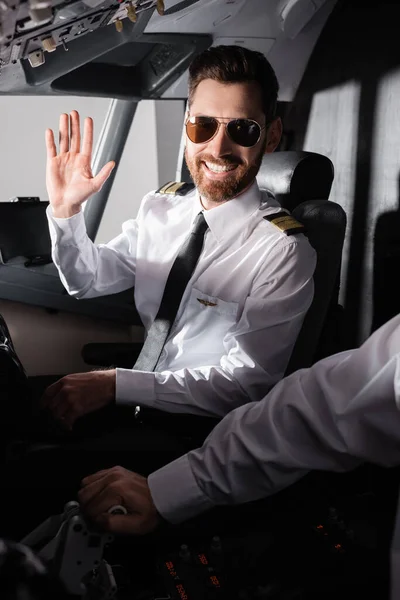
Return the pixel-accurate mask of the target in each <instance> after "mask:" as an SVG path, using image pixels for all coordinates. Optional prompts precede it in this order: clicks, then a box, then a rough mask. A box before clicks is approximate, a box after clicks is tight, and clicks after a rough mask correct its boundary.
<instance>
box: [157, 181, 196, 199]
mask: <svg viewBox="0 0 400 600" xmlns="http://www.w3.org/2000/svg"><path fill="white" fill-rule="evenodd" d="M194 187H195V185H194V183H186V182H185V181H169V182H168V183H166V184H164V185H162V186H161V187H160V189H159V190H157V194H175V196H186V194H188V193H189V192H191V191H192V190H193V189H194Z"/></svg>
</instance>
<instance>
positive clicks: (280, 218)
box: [264, 211, 305, 235]
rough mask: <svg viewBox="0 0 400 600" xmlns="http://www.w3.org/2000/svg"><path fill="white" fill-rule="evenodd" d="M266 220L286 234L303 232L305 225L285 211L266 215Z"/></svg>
mask: <svg viewBox="0 0 400 600" xmlns="http://www.w3.org/2000/svg"><path fill="white" fill-rule="evenodd" d="M264 219H266V221H269V222H270V223H272V225H275V227H277V228H278V229H280V230H281V231H282V233H285V234H286V235H294V234H296V233H304V231H305V227H304V225H302V223H299V221H296V219H295V218H294V217H292V215H288V213H287V212H285V211H281V212H278V213H274V214H272V215H267V216H266V217H264Z"/></svg>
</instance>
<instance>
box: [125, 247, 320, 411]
mask: <svg viewBox="0 0 400 600" xmlns="http://www.w3.org/2000/svg"><path fill="white" fill-rule="evenodd" d="M315 260H316V259H315V252H314V250H313V249H312V248H311V246H310V245H309V243H308V242H307V241H306V240H305V239H304V238H303V237H301V238H300V239H298V240H296V239H294V240H292V239H290V240H289V239H288V240H285V243H284V244H282V245H280V246H279V247H278V248H277V249H276V251H275V252H273V253H271V254H270V255H269V256H268V259H267V260H266V262H267V261H268V262H267V264H263V267H262V269H261V271H260V272H259V274H258V276H257V277H256V278H255V280H254V285H253V290H252V292H251V295H250V296H248V298H247V299H246V302H245V305H244V309H243V312H242V314H241V317H240V319H239V321H238V323H237V324H236V326H235V327H232V328H231V329H230V330H229V331H228V333H227V334H226V336H225V338H224V340H223V343H224V347H225V354H224V355H223V356H222V358H221V360H220V363H219V364H218V365H215V366H204V367H199V368H187V369H181V370H178V371H161V372H158V373H152V372H151V373H150V372H144V371H131V370H129V369H117V384H116V400H117V403H118V404H140V405H142V406H149V407H153V408H156V409H160V410H163V411H166V412H170V413H192V414H197V415H203V416H212V417H223V416H225V415H226V414H227V413H229V412H230V411H231V410H232V409H233V408H237V407H238V406H241V405H243V404H246V403H248V402H253V401H256V400H260V399H261V398H263V397H264V396H265V394H266V393H267V392H268V391H269V390H270V389H271V388H272V387H273V386H274V385H275V383H276V382H277V381H279V380H280V379H282V377H283V375H284V372H285V369H286V367H287V364H288V361H289V358H290V355H291V353H292V350H293V346H294V343H295V341H296V338H297V336H298V333H299V331H300V328H301V325H302V323H303V319H304V316H305V314H306V312H307V310H308V308H309V306H310V304H311V301H312V297H313V291H314V284H313V274H314V269H315Z"/></svg>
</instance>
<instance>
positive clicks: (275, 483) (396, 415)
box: [149, 316, 400, 523]
mask: <svg viewBox="0 0 400 600" xmlns="http://www.w3.org/2000/svg"><path fill="white" fill-rule="evenodd" d="M399 353H400V316H397V317H396V318H395V319H392V321H390V322H389V323H387V324H386V325H385V326H383V327H382V328H381V329H380V330H378V331H377V332H376V333H375V334H374V335H373V336H372V337H371V338H369V340H367V342H365V344H364V345H363V346H361V348H359V349H357V350H349V351H347V352H343V353H341V354H337V355H334V356H331V357H329V358H326V359H324V360H322V361H320V362H319V363H317V364H316V365H314V366H313V367H312V368H310V369H303V370H301V371H297V372H296V373H294V374H293V375H291V376H290V377H287V378H286V379H283V380H282V381H281V382H279V383H278V384H277V385H276V386H275V387H274V389H273V390H272V391H271V392H270V393H269V394H268V395H267V396H266V397H265V398H264V399H263V400H262V401H261V402H258V403H253V404H250V405H247V406H243V407H241V408H238V409H237V410H235V411H233V412H232V413H230V414H229V415H228V416H226V417H225V419H223V420H222V421H221V423H219V424H218V425H217V427H216V428H215V429H214V430H213V431H212V433H211V434H210V435H209V437H208V438H207V440H206V441H205V443H204V445H203V446H202V448H200V449H198V450H194V451H192V452H189V453H188V454H186V455H185V456H183V457H182V458H179V459H178V460H176V461H174V462H172V463H170V464H169V465H167V466H166V467H164V468H162V469H160V470H158V471H156V472H154V473H153V474H152V475H150V477H149V485H150V491H151V494H152V498H153V500H154V503H155V506H156V507H157V509H158V511H159V512H160V514H161V515H162V516H163V517H165V518H166V519H167V520H169V521H171V522H174V523H178V522H181V521H184V520H186V519H188V518H191V517H193V516H195V515H196V514H198V513H200V512H202V511H204V510H206V509H208V508H210V507H212V506H215V505H223V504H238V503H242V502H247V501H250V500H256V499H259V498H262V497H266V496H269V495H271V494H274V493H275V492H278V491H279V490H281V489H283V488H285V487H287V486H289V485H290V484H292V483H294V482H295V481H297V480H298V479H300V478H301V477H302V476H304V475H305V474H306V473H307V472H308V471H310V470H314V469H317V470H326V471H346V470H351V469H353V468H354V467H356V466H358V465H359V464H361V463H362V462H365V461H368V462H372V463H375V464H378V465H383V466H387V467H391V466H396V465H399V464H400V355H399Z"/></svg>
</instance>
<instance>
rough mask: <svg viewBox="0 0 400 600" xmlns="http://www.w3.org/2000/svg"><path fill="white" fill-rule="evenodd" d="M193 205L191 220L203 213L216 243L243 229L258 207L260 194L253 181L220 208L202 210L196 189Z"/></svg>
mask: <svg viewBox="0 0 400 600" xmlns="http://www.w3.org/2000/svg"><path fill="white" fill-rule="evenodd" d="M193 204H194V207H193V220H194V219H195V216H196V215H197V214H198V213H199V212H201V211H203V212H204V217H205V219H206V221H207V225H208V226H209V228H210V231H211V232H212V234H213V235H214V236H215V237H216V239H217V241H221V240H223V239H224V238H226V237H228V236H230V235H231V234H232V233H234V232H235V231H237V230H238V229H242V228H243V222H244V221H245V220H246V219H247V218H248V217H249V216H250V215H251V214H252V213H253V212H254V211H255V210H257V209H258V208H259V207H260V204H261V192H260V188H259V187H258V185H257V182H256V180H254V182H253V183H252V184H251V186H250V187H249V189H248V190H246V191H245V192H243V194H240V195H239V196H236V198H232V199H231V200H228V201H227V202H224V203H223V204H221V205H220V206H216V207H215V208H211V209H210V210H204V207H203V205H202V204H201V202H200V195H199V191H198V190H197V189H196V196H195V199H194V203H193Z"/></svg>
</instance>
